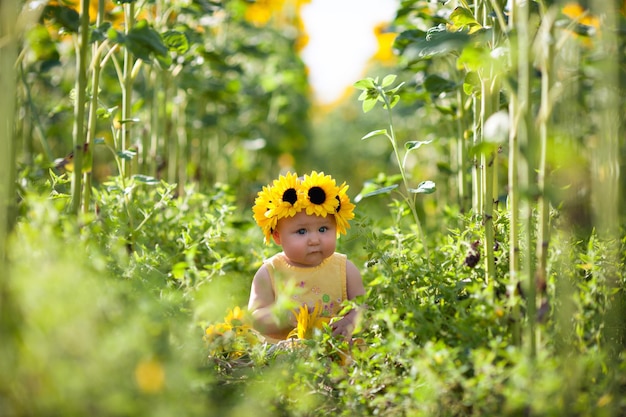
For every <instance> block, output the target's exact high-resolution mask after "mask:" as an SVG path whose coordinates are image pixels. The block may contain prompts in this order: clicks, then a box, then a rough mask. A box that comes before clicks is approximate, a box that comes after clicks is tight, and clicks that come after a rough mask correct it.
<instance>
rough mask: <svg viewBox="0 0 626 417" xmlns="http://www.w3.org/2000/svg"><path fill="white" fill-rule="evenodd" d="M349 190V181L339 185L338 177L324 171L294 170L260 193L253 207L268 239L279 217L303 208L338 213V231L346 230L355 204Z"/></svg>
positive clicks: (267, 240)
mask: <svg viewBox="0 0 626 417" xmlns="http://www.w3.org/2000/svg"><path fill="white" fill-rule="evenodd" d="M347 190H348V186H347V185H346V183H345V182H344V183H343V184H341V185H340V186H337V185H336V184H335V180H334V179H333V178H332V177H331V176H330V175H324V173H323V172H320V173H317V172H315V171H313V172H312V173H311V175H305V176H304V177H302V178H299V177H298V175H296V174H294V173H288V174H287V175H281V176H279V177H278V179H275V180H274V182H273V183H272V185H268V186H264V187H263V189H262V190H261V191H259V193H258V194H257V198H256V199H255V200H254V207H253V208H252V211H253V212H254V220H255V221H256V223H257V224H258V225H259V227H260V228H261V229H263V235H264V236H265V243H269V242H270V236H271V235H272V233H273V232H274V230H275V229H276V224H277V223H278V220H280V219H282V218H285V217H293V216H295V215H296V213H298V212H300V211H302V210H306V214H314V215H317V216H322V217H326V216H327V215H329V214H332V215H334V216H335V221H336V223H337V235H339V234H346V229H349V228H350V224H349V223H348V220H352V219H353V218H354V212H353V211H354V207H355V205H354V204H352V203H351V202H350V198H349V197H348V195H347V194H346V191H347Z"/></svg>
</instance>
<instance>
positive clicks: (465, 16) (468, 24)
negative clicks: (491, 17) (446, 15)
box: [450, 7, 482, 33]
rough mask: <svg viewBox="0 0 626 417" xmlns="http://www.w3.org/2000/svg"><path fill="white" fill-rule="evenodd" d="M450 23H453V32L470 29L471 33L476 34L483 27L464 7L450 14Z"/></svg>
mask: <svg viewBox="0 0 626 417" xmlns="http://www.w3.org/2000/svg"><path fill="white" fill-rule="evenodd" d="M450 22H452V27H451V29H450V30H453V31H456V30H462V29H469V33H474V32H476V31H477V30H480V29H482V25H481V24H480V23H478V21H477V20H476V18H474V15H473V14H472V12H471V11H470V10H469V9H466V8H464V7H457V8H456V9H454V11H453V12H452V13H451V14H450Z"/></svg>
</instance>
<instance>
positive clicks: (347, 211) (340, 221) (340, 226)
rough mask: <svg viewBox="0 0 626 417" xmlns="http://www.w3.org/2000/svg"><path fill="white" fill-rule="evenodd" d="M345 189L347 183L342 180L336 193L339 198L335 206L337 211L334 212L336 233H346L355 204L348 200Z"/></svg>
mask: <svg viewBox="0 0 626 417" xmlns="http://www.w3.org/2000/svg"><path fill="white" fill-rule="evenodd" d="M347 191H348V185H346V183H345V182H344V183H343V184H341V186H340V187H339V193H338V194H337V199H338V200H339V207H337V212H336V213H335V221H336V222H337V234H339V233H343V234H346V229H349V228H350V223H348V220H352V219H353V218H354V208H355V207H356V206H355V205H354V204H352V203H351V202H350V198H349V197H348V195H347V194H346V192H347Z"/></svg>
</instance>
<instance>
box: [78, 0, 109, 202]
mask: <svg viewBox="0 0 626 417" xmlns="http://www.w3.org/2000/svg"><path fill="white" fill-rule="evenodd" d="M103 16H104V0H98V15H97V16H96V26H98V27H99V26H100V25H101V24H102V21H103ZM100 44H101V43H100V42H99V41H95V42H94V43H93V45H92V58H91V63H92V65H91V99H90V101H89V121H88V124H87V140H86V142H85V143H86V146H91V147H92V148H93V142H94V139H95V137H96V125H97V119H98V117H97V115H98V94H99V89H100V69H101V66H100V56H101V55H102V52H101V48H100ZM86 157H87V158H91V161H87V164H90V165H91V166H93V149H92V152H89V153H87V155H86ZM91 178H92V173H91V171H89V172H86V173H85V176H84V178H83V180H84V187H83V204H82V205H83V210H84V211H85V212H86V211H87V210H89V204H90V201H91Z"/></svg>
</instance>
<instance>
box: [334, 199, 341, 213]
mask: <svg viewBox="0 0 626 417" xmlns="http://www.w3.org/2000/svg"><path fill="white" fill-rule="evenodd" d="M335 198H336V199H337V202H338V203H339V204H337V208H336V209H335V211H336V212H337V213H339V210H341V199H340V198H339V196H335Z"/></svg>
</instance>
